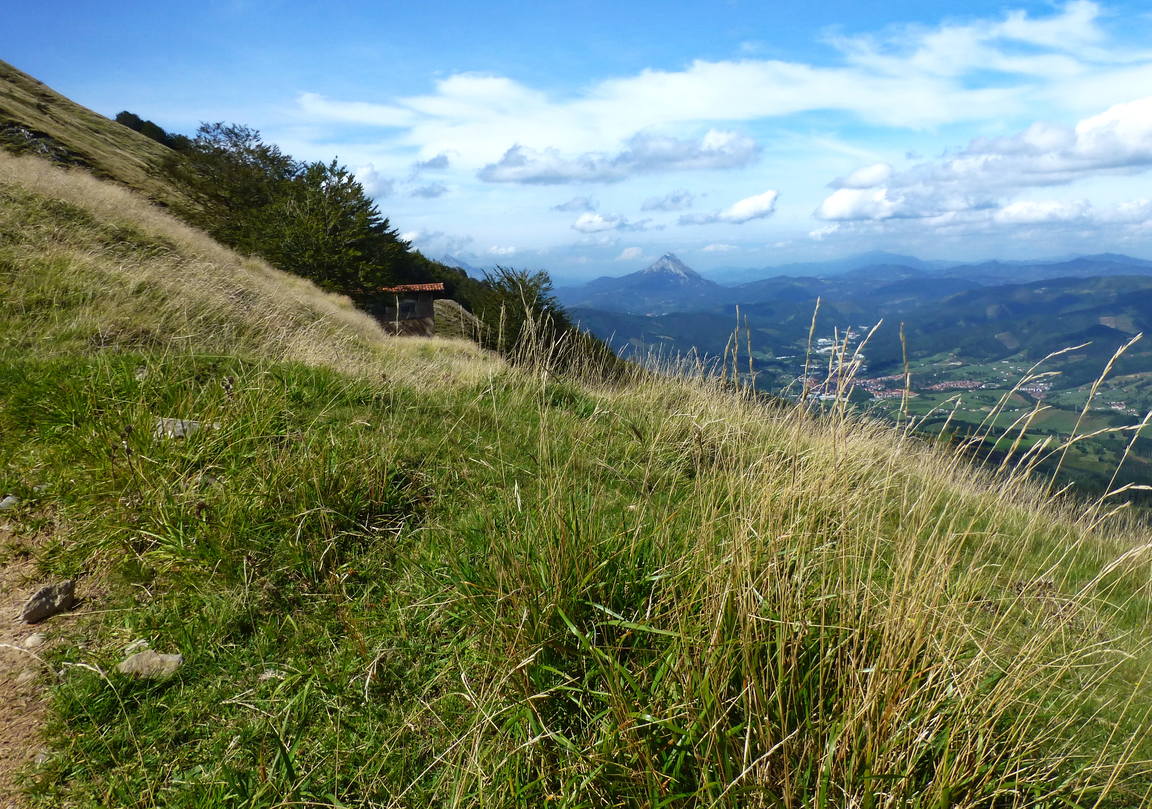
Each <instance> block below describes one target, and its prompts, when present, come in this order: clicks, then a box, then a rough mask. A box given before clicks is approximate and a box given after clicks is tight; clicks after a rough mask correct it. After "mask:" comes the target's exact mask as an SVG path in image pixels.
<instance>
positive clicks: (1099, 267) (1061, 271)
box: [943, 253, 1152, 286]
mask: <svg viewBox="0 0 1152 809" xmlns="http://www.w3.org/2000/svg"><path fill="white" fill-rule="evenodd" d="M943 274H944V275H947V276H948V277H950V278H964V279H967V280H969V281H975V282H977V283H979V284H983V285H986V286H987V285H991V284H1006V283H1011V284H1025V283H1030V282H1032V281H1045V280H1049V279H1053V278H1097V277H1108V276H1115V275H1152V261H1146V260H1144V259H1142V258H1133V257H1132V256H1125V255H1122V254H1120V253H1098V254H1096V255H1091V256H1077V257H1076V258H1071V259H1068V260H1065V261H1037V262H1016V261H1013V262H1007V261H985V262H982V263H980V264H961V265H959V266H955V267H949V268H948V269H947V270H945V271H944V273H943Z"/></svg>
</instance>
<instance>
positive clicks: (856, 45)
mask: <svg viewBox="0 0 1152 809" xmlns="http://www.w3.org/2000/svg"><path fill="white" fill-rule="evenodd" d="M1101 16H1102V15H1101V12H1100V9H1099V7H1098V6H1097V5H1096V4H1095V3H1090V2H1084V1H1083V0H1076V1H1075V2H1069V3H1066V4H1065V5H1064V6H1063V7H1061V8H1057V9H1056V10H1054V11H1053V12H1052V13H1049V14H1046V15H1039V16H1033V15H1029V14H1026V13H1024V12H1019V11H1016V12H1010V13H1008V14H1005V15H1003V16H1000V17H999V18H994V19H975V20H970V21H966V22H963V23H956V22H946V23H944V24H941V25H939V26H935V27H925V26H904V27H901V28H896V29H893V30H891V31H889V32H888V33H887V34H886V35H884V36H880V37H877V36H865V35H859V36H841V37H838V38H834V39H832V40H830V43H831V44H832V45H833V46H834V47H836V48H837V49H839V51H840V52H841V58H840V59H839V60H837V61H836V62H830V63H829V64H814V63H805V62H796V61H784V60H778V59H765V58H754V57H750V56H749V57H745V58H740V59H732V60H719V61H707V60H695V61H692V62H690V63H689V64H688V65H687V66H686V67H684V68H682V69H679V70H653V69H648V70H643V71H641V72H639V73H636V74H633V75H627V76H620V77H614V78H609V79H605V80H602V81H600V82H598V83H594V84H591V85H589V86H587V87H586V88H584V89H583V90H582V91H580V92H578V93H576V94H573V95H565V96H560V95H558V94H557V95H551V94H549V93H546V92H543V91H541V90H539V89H536V88H534V87H531V86H528V85H526V84H524V83H522V82H518V81H515V80H513V79H510V78H507V77H502V76H485V75H476V74H456V75H451V76H448V77H445V78H443V79H440V80H439V81H437V82H436V84H435V87H434V90H433V91H432V92H430V93H427V94H424V95H412V96H398V97H393V98H390V99H387V100H386V101H384V102H383V103H370V102H365V101H361V100H353V101H339V100H334V99H328V98H325V97H323V96H320V95H317V94H315V93H305V94H302V95H301V96H299V98H298V109H299V111H300V112H301V113H302V116H303V118H304V119H305V121H306V122H307V123H309V124H315V123H318V122H325V121H327V122H334V123H340V122H344V123H355V124H360V125H370V126H377V127H380V128H385V129H389V130H391V131H390V132H389V133H388V136H389V138H391V143H392V145H394V146H396V147H397V148H409V149H410V148H417V149H419V150H420V152H421V154H425V155H440V154H452V155H453V161H452V162H453V164H454V165H456V164H458V165H460V166H462V167H465V168H468V169H470V170H475V169H478V168H480V167H483V166H500V164H501V163H502V156H504V155H507V153H508V150H509V149H512V148H513V147H515V146H517V145H519V146H520V147H521V148H522V149H523V150H525V152H524V153H525V154H527V155H532V156H539V155H544V158H541V159H546V160H547V161H548V162H552V161H554V160H559V161H561V162H563V161H574V162H575V163H576V164H577V166H579V165H580V164H581V162H582V161H581V159H580V158H581V156H586V155H590V154H591V155H600V156H604V155H608V156H611V155H617V154H619V153H621V151H622V150H624V149H627V142H628V140H629V138H632V137H633V136H634V135H635V134H636V133H640V132H654V131H659V132H666V133H673V134H677V133H678V134H680V135H683V133H685V132H686V131H693V130H695V131H699V129H700V128H702V127H706V126H710V127H716V126H723V125H725V122H729V125H731V123H732V122H741V121H757V120H764V119H772V118H782V117H786V116H789V115H793V114H796V113H802V112H807V111H821V112H829V111H831V112H838V113H841V114H845V115H848V116H850V117H852V118H854V119H856V120H860V121H864V122H867V123H870V124H880V125H885V126H891V127H908V128H919V129H926V128H931V127H937V126H940V125H943V124H950V123H957V122H964V121H992V122H995V121H1000V120H1005V119H1009V118H1012V117H1015V116H1019V115H1021V114H1025V113H1026V112H1027V111H1028V110H1029V109H1033V108H1035V107H1036V106H1037V105H1038V104H1047V105H1048V106H1050V107H1051V108H1053V109H1055V110H1076V111H1079V110H1080V109H1082V108H1083V104H1084V103H1086V102H1087V101H1094V102H1095V103H1096V104H1101V103H1103V104H1107V103H1112V101H1113V100H1120V98H1119V97H1118V95H1117V94H1119V93H1124V92H1131V89H1130V88H1133V87H1142V86H1143V87H1147V86H1152V55H1150V54H1148V53H1147V52H1145V51H1141V50H1134V49H1132V48H1126V47H1123V46H1118V45H1116V44H1115V43H1113V42H1109V41H1108V39H1107V36H1106V35H1105V33H1104V31H1103V29H1102V28H1101V26H1100V18H1101ZM990 73H995V74H996V81H995V82H989V81H988V80H987V76H988V75H989V74H990ZM548 149H555V150H556V156H555V157H554V158H549V157H548V156H547V152H546V150H548ZM513 158H514V159H515V158H516V153H513ZM607 159H608V160H609V161H611V159H612V158H611V157H608V158H607ZM509 168H511V167H509ZM513 174H515V172H513Z"/></svg>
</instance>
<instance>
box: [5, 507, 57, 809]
mask: <svg viewBox="0 0 1152 809" xmlns="http://www.w3.org/2000/svg"><path fill="white" fill-rule="evenodd" d="M44 583H45V582H41V581H39V580H38V577H37V571H36V564H35V562H34V560H33V557H32V554H31V549H30V548H22V547H19V546H18V545H17V544H16V543H15V541H14V539H13V537H12V535H11V533H10V532H9V531H8V530H7V529H6V528H5V526H4V525H3V524H2V523H0V705H2V706H4V707H3V710H0V809H20V807H24V806H25V805H26V801H25V800H24V798H23V797H22V795H21V789H20V786H21V784H22V782H23V779H22V778H21V770H22V769H23V768H24V767H25V766H26V765H27V764H30V763H31V762H32V761H34V760H35V759H36V757H37V756H39V755H40V754H41V753H42V751H43V747H42V745H41V741H40V730H41V727H42V725H43V722H44V715H45V711H46V707H47V688H46V686H47V682H48V677H49V676H50V673H49V672H48V670H47V669H46V667H45V666H44V664H43V663H42V662H41V657H40V656H41V655H42V654H43V652H44V651H45V649H47V648H48V647H49V646H50V645H51V644H52V642H53V640H54V639H55V637H56V636H57V635H58V634H59V632H60V629H59V626H53V625H52V623H53V622H52V621H46V622H44V623H43V624H39V625H37V626H28V625H27V624H25V623H23V622H22V621H20V620H18V618H17V615H18V613H19V611H20V607H21V606H22V605H23V604H24V601H25V599H27V598H28V595H29V594H30V593H32V592H33V591H34V590H35V589H36V588H37V587H39V586H40V585H41V584H44ZM34 635H35V636H38V637H36V638H33V636H34ZM30 638H31V640H29V639H30ZM41 638H43V642H41V643H39V644H37V641H39V640H40V639H41Z"/></svg>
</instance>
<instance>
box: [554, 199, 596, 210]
mask: <svg viewBox="0 0 1152 809" xmlns="http://www.w3.org/2000/svg"><path fill="white" fill-rule="evenodd" d="M599 207H600V205H599V203H597V202H596V200H594V199H591V198H590V197H572V199H570V200H568V201H567V202H561V203H560V204H559V205H553V206H552V210H554V211H562V212H565V213H576V212H579V211H594V210H596V209H597V208H599Z"/></svg>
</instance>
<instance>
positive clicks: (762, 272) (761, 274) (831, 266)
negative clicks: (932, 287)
mask: <svg viewBox="0 0 1152 809" xmlns="http://www.w3.org/2000/svg"><path fill="white" fill-rule="evenodd" d="M954 264H955V262H951V261H926V260H924V259H920V258H917V257H916V256H905V255H901V254H899V253H887V252H884V251H883V250H872V251H869V252H867V253H857V254H855V255H851V256H844V257H843V258H837V259H831V260H829V261H808V262H800V263H792V264H781V265H778V266H774V267H757V268H749V267H724V268H720V269H716V270H712V271H711V272H709V273H708V277H710V278H712V279H713V280H715V281H717V282H719V283H721V284H726V285H735V284H745V283H748V282H751V281H759V280H762V279H764V278H772V277H775V276H779V275H788V276H798V277H801V278H824V277H829V276H834V275H842V274H844V273H850V272H860V271H863V270H866V269H867V268H868V267H876V266H898V267H908V268H911V269H913V270H922V271H936V270H942V269H945V268H947V267H951V266H953V265H954Z"/></svg>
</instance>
